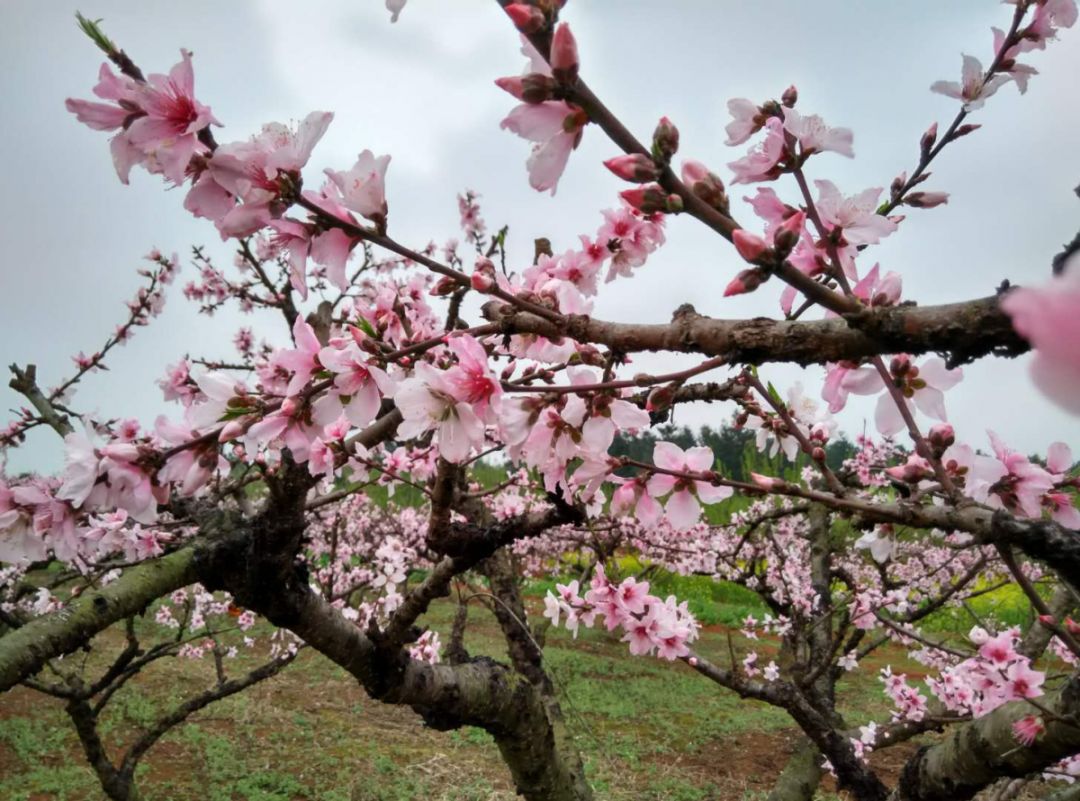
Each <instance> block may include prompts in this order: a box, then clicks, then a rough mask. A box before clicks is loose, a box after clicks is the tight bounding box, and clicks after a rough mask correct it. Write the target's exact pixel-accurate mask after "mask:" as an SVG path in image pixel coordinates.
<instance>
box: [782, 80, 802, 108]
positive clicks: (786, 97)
mask: <svg viewBox="0 0 1080 801" xmlns="http://www.w3.org/2000/svg"><path fill="white" fill-rule="evenodd" d="M798 100H799V90H798V89H796V88H795V84H792V85H791V86H789V87H788V88H787V89H785V90H784V93H783V94H782V95H780V102H781V103H782V104H783V105H784V106H786V107H787V108H795V104H796V103H797V102H798Z"/></svg>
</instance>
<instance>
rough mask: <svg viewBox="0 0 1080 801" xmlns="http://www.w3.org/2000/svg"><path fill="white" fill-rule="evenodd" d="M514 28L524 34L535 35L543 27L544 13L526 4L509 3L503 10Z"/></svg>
mask: <svg viewBox="0 0 1080 801" xmlns="http://www.w3.org/2000/svg"><path fill="white" fill-rule="evenodd" d="M505 11H506V13H507V14H508V15H509V16H510V19H511V20H512V21H513V23H514V27H515V28H517V29H518V30H519V31H521V32H522V33H524V34H526V35H527V34H530V33H536V32H537V31H538V30H540V29H541V28H543V27H544V12H543V11H541V10H540V9H539V8H537V7H536V6H530V5H528V4H526V3H511V4H510V5H508V6H507V7H506V8H505Z"/></svg>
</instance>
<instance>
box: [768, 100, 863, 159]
mask: <svg viewBox="0 0 1080 801" xmlns="http://www.w3.org/2000/svg"><path fill="white" fill-rule="evenodd" d="M783 111H784V130H786V131H787V132H788V133H789V134H791V135H792V136H794V137H795V138H796V139H798V140H799V145H800V146H801V147H802V152H803V153H823V152H825V151H826V150H831V151H833V152H834V153H839V154H840V155H841V156H847V157H848V158H849V159H850V158H854V157H855V152H854V151H853V150H852V149H851V143H852V139H853V135H852V133H851V130H850V129H849V128H830V127H829V126H828V125H826V124H825V121H824V120H823V119H821V117H819V116H818V115H817V114H810V115H808V116H806V117H804V116H802V115H801V114H799V112H797V111H796V110H795V109H793V108H786V109H784V110H783Z"/></svg>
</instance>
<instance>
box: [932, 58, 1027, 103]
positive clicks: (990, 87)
mask: <svg viewBox="0 0 1080 801" xmlns="http://www.w3.org/2000/svg"><path fill="white" fill-rule="evenodd" d="M1008 82H1009V79H1008V77H1006V76H1004V75H995V76H994V77H993V78H991V79H990V80H989V81H986V82H985V83H984V82H983V67H982V62H980V61H979V59H977V58H975V57H974V56H968V55H965V56H964V68H963V70H962V72H961V77H960V83H957V82H956V81H935V82H934V83H933V84H932V85H931V86H930V91H931V92H937V93H938V94H942V95H945V96H946V97H954V98H956V99H957V100H963V101H964V111H974V110H975V109H977V108H982V105H983V103H984V102H986V98H988V97H990V95H992V94H994V92H996V91H997V90H998V89H1000V88H1001V87H1002V86H1003V85H1004V84H1006V83H1008Z"/></svg>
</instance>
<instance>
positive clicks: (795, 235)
mask: <svg viewBox="0 0 1080 801" xmlns="http://www.w3.org/2000/svg"><path fill="white" fill-rule="evenodd" d="M805 222H806V212H805V211H802V210H799V211H797V212H795V213H794V214H792V215H791V216H790V217H788V218H787V219H786V220H784V221H783V222H782V223H780V227H779V228H777V229H776V234H775V235H774V236H773V244H774V245H775V246H776V250H777V255H778V256H779V257H780V258H785V257H786V256H787V254H789V253H790V252H791V251H792V249H793V248H794V247H795V246H796V245H797V244H799V237H801V236H802V229H803V225H804V224H805Z"/></svg>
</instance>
